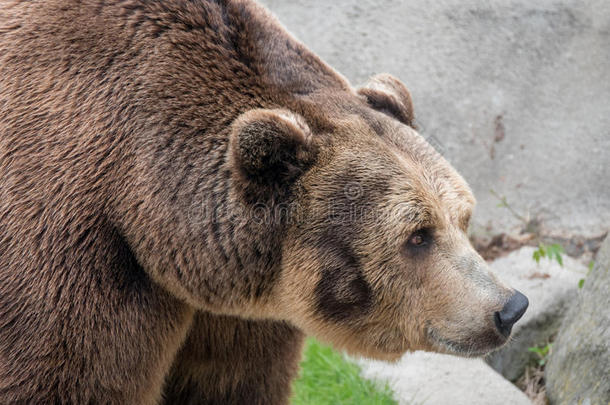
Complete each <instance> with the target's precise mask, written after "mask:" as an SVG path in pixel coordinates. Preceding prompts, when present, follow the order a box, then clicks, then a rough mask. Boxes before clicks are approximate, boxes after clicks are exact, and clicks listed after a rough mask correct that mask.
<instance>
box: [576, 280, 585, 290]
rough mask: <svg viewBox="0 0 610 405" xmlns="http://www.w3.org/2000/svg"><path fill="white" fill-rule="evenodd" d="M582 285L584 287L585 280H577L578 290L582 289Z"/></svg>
mask: <svg viewBox="0 0 610 405" xmlns="http://www.w3.org/2000/svg"><path fill="white" fill-rule="evenodd" d="M583 285H585V279H584V278H581V279H580V280H578V288H582V286H583Z"/></svg>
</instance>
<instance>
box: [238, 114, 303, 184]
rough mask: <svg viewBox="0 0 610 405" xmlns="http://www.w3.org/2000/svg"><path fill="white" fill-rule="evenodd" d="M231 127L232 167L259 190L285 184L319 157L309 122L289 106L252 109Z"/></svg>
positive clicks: (241, 177)
mask: <svg viewBox="0 0 610 405" xmlns="http://www.w3.org/2000/svg"><path fill="white" fill-rule="evenodd" d="M231 131H232V132H231V137H230V140H229V150H230V159H231V167H232V170H233V172H234V174H235V175H237V177H238V178H239V179H241V180H243V181H245V182H246V184H244V185H243V186H245V187H246V188H247V189H250V191H251V190H254V189H256V190H257V193H256V194H260V192H263V191H264V190H265V189H267V188H268V187H272V188H273V189H276V190H277V189H282V188H284V187H285V186H286V185H288V184H289V183H290V182H292V181H293V180H294V179H296V178H297V177H298V176H299V175H300V174H301V173H303V172H304V171H305V170H306V169H307V168H308V167H309V166H310V165H311V163H312V162H313V160H314V157H315V150H314V147H313V146H312V145H311V142H310V138H311V133H310V130H309V127H308V126H307V123H306V122H305V120H304V119H303V118H302V117H300V116H299V115H297V114H294V113H292V112H290V111H288V110H264V109H258V110H250V111H248V112H246V113H244V114H242V115H241V116H240V117H239V118H237V119H236V120H235V122H234V123H233V125H232V128H231ZM249 185H252V186H254V187H252V188H251V187H248V186H249Z"/></svg>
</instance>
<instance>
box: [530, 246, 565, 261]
mask: <svg viewBox="0 0 610 405" xmlns="http://www.w3.org/2000/svg"><path fill="white" fill-rule="evenodd" d="M563 253H564V250H563V247H562V246H561V245H560V244H559V243H553V244H552V245H545V244H544V243H542V242H540V243H539V244H538V249H536V250H534V254H533V258H534V260H535V261H536V263H540V259H541V258H543V257H546V258H548V259H549V260H553V259H555V260H557V263H559V265H560V266H562V267H563V257H562V256H561V255H562V254H563Z"/></svg>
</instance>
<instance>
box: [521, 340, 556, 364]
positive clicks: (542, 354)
mask: <svg viewBox="0 0 610 405" xmlns="http://www.w3.org/2000/svg"><path fill="white" fill-rule="evenodd" d="M552 347H553V344H552V343H547V344H546V345H544V346H534V347H528V348H527V351H528V352H532V353H536V356H537V359H536V362H537V363H538V365H539V366H540V367H542V366H544V364H545V363H546V359H547V356H548V355H549V353H550V352H551V348H552Z"/></svg>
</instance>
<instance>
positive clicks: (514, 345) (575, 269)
mask: <svg viewBox="0 0 610 405" xmlns="http://www.w3.org/2000/svg"><path fill="white" fill-rule="evenodd" d="M533 252H534V248H532V247H529V246H527V247H523V248H521V249H519V250H516V251H514V252H512V253H510V254H509V255H508V256H506V257H503V258H500V259H497V260H496V261H494V262H493V263H492V264H491V267H492V269H493V270H494V272H495V273H496V274H497V275H498V276H500V278H501V279H502V280H504V281H505V282H506V284H507V285H510V286H512V287H514V288H516V289H517V290H519V291H521V292H522V293H523V294H525V295H526V296H527V297H528V298H529V301H530V306H529V308H528V310H527V312H526V313H525V315H524V316H523V318H522V319H521V320H520V321H519V322H517V323H516V324H515V326H514V327H513V335H512V336H513V338H512V339H511V341H510V342H509V343H508V344H507V345H506V346H504V347H503V348H502V349H500V350H499V351H496V352H494V353H493V354H491V355H490V356H488V357H487V359H486V360H487V362H488V363H489V364H490V365H491V366H492V367H493V368H495V369H496V370H497V371H498V372H500V373H501V374H502V375H504V376H505V377H506V378H508V379H509V380H512V381H514V380H516V379H517V378H518V377H519V376H520V375H521V374H522V373H523V370H524V369H525V367H526V365H527V364H528V363H529V362H530V361H531V360H533V359H534V358H535V357H536V355H535V354H534V353H531V352H529V351H528V350H527V349H528V348H529V347H532V346H537V345H540V344H545V343H546V341H547V340H548V339H550V338H551V337H552V336H553V335H555V334H556V333H557V331H558V330H559V326H560V325H561V321H562V319H563V317H564V315H565V314H566V312H567V310H568V309H569V308H570V307H571V306H573V305H574V302H575V300H576V297H577V291H578V281H579V280H580V279H581V278H583V277H584V276H585V274H586V272H587V269H586V267H585V266H584V265H583V264H581V263H580V262H577V261H576V260H574V259H572V258H570V257H568V256H565V255H564V256H563V267H561V266H560V265H559V264H558V263H557V262H556V261H550V260H548V259H546V258H543V259H541V260H540V263H539V264H536V262H535V261H534V260H533V259H532V254H533Z"/></svg>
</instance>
